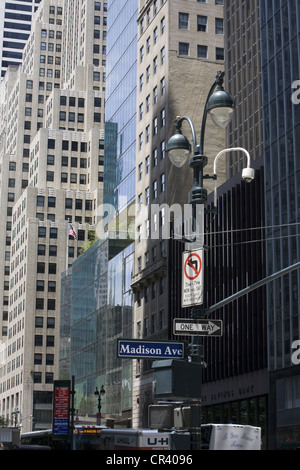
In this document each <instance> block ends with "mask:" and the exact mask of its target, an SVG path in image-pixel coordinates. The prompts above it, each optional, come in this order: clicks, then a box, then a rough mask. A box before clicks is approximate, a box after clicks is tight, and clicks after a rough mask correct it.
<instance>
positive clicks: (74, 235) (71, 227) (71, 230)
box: [69, 224, 77, 238]
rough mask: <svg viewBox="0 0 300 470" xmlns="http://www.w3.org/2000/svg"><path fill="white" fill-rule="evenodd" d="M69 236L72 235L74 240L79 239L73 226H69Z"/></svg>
mask: <svg viewBox="0 0 300 470" xmlns="http://www.w3.org/2000/svg"><path fill="white" fill-rule="evenodd" d="M69 235H71V237H73V238H77V232H76V230H75V228H74V227H73V225H71V224H69Z"/></svg>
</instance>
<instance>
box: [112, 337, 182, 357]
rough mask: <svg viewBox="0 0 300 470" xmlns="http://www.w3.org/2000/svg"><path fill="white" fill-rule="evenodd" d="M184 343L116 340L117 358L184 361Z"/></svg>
mask: <svg viewBox="0 0 300 470" xmlns="http://www.w3.org/2000/svg"><path fill="white" fill-rule="evenodd" d="M184 353H185V343H184V342H179V341H177V342H171V341H139V340H135V339H124V340H123V339H122V340H121V339H119V340H118V356H119V357H124V358H125V357H127V358H131V359H136V358H138V359H143V358H144V359H175V358H176V359H184V355H185V354H184Z"/></svg>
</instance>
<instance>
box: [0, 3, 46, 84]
mask: <svg viewBox="0 0 300 470" xmlns="http://www.w3.org/2000/svg"><path fill="white" fill-rule="evenodd" d="M40 1H41V0H29V1H27V2H26V3H25V2H22V1H19V0H12V1H11V2H2V3H1V5H0V25H1V26H0V57H1V77H3V76H4V74H5V72H6V70H7V67H8V66H9V65H17V66H18V65H21V63H22V51H23V48H24V46H25V44H26V41H27V39H28V37H29V35H30V31H31V22H32V18H33V16H34V13H35V11H36V10H37V8H38V5H39V3H40Z"/></svg>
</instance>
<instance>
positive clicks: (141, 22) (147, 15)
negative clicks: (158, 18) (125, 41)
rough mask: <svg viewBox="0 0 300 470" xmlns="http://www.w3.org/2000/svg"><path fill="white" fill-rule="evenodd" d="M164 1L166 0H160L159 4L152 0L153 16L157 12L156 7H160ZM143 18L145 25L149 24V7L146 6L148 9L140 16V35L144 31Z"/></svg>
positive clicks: (156, 0)
mask: <svg viewBox="0 0 300 470" xmlns="http://www.w3.org/2000/svg"><path fill="white" fill-rule="evenodd" d="M165 1H166V0H160V5H159V3H158V0H154V2H153V17H154V16H155V15H156V14H157V12H158V8H159V7H162V6H163V4H164V3H165ZM145 20H146V26H149V24H150V22H151V10H150V8H148V10H147V11H146V15H145V18H142V19H141V21H140V34H141V35H142V34H143V33H144V29H145Z"/></svg>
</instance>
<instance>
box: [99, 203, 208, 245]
mask: <svg viewBox="0 0 300 470" xmlns="http://www.w3.org/2000/svg"><path fill="white" fill-rule="evenodd" d="M123 207H126V204H124V205H123ZM97 218H98V223H97V226H96V233H97V236H98V237H99V238H103V237H104V236H105V234H106V233H107V232H109V236H110V238H119V239H133V240H136V241H138V242H139V241H141V240H142V239H152V240H158V239H162V240H167V239H170V238H176V239H183V238H187V239H191V240H194V238H196V239H197V241H201V239H203V238H204V205H203V204H197V205H196V206H195V210H194V212H193V208H192V205H191V204H184V205H183V206H181V205H180V204H173V205H171V206H170V205H168V204H165V203H164V204H135V203H133V204H131V205H130V206H127V207H126V209H124V210H123V211H120V213H118V211H117V210H116V209H115V207H114V206H113V205H111V204H101V205H99V206H98V208H97ZM171 221H172V231H171Z"/></svg>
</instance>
